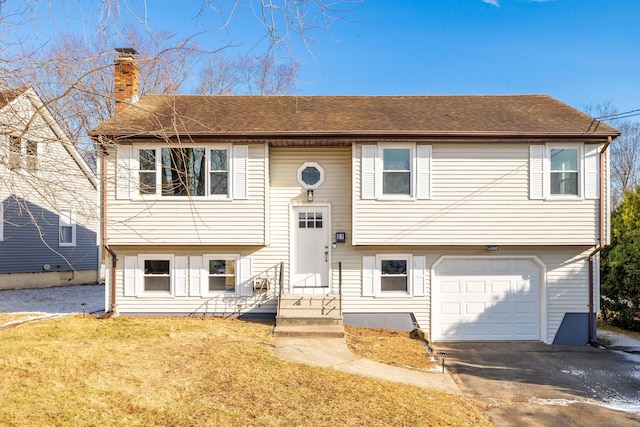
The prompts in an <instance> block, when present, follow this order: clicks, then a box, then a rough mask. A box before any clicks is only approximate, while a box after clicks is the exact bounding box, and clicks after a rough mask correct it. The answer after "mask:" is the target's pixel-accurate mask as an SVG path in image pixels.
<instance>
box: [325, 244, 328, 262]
mask: <svg viewBox="0 0 640 427" xmlns="http://www.w3.org/2000/svg"><path fill="white" fill-rule="evenodd" d="M324 262H329V246H325V247H324Z"/></svg>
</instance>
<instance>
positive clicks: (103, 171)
mask: <svg viewBox="0 0 640 427" xmlns="http://www.w3.org/2000/svg"><path fill="white" fill-rule="evenodd" d="M98 139H99V144H100V148H101V150H100V151H101V152H102V157H101V159H100V160H101V166H100V188H101V190H102V194H101V196H102V203H101V209H100V218H101V221H102V247H103V248H104V249H105V251H107V252H109V255H110V256H111V280H110V282H111V290H110V293H111V307H110V309H109V310H108V311H107V312H106V313H105V314H104V315H103V317H104V318H109V317H115V316H117V315H118V313H117V310H116V307H117V304H116V266H117V264H118V257H117V256H116V253H115V252H114V251H113V249H111V248H110V247H109V243H108V239H107V152H106V150H105V149H104V145H103V142H102V137H98ZM105 251H102V263H103V265H104V264H106V254H105Z"/></svg>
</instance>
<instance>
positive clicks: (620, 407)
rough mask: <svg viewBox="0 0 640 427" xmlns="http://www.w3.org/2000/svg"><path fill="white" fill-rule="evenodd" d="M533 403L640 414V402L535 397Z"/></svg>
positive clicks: (531, 400)
mask: <svg viewBox="0 0 640 427" xmlns="http://www.w3.org/2000/svg"><path fill="white" fill-rule="evenodd" d="M529 402H531V403H535V404H538V405H549V406H569V405H573V404H576V403H585V404H588V405H596V406H602V407H604V408H609V409H614V410H616V411H623V412H630V413H634V414H637V413H640V400H639V401H625V400H608V401H604V402H600V401H597V400H593V399H540V398H537V397H534V398H532V399H530V400H529Z"/></svg>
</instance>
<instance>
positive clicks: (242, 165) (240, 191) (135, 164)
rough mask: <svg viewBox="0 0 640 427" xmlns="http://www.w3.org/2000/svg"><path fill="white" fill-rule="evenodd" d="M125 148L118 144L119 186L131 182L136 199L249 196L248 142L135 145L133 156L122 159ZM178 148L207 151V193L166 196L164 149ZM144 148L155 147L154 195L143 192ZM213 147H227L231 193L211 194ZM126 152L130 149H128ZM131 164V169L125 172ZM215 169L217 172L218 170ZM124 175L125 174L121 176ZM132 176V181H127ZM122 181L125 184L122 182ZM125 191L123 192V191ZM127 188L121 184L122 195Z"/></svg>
mask: <svg viewBox="0 0 640 427" xmlns="http://www.w3.org/2000/svg"><path fill="white" fill-rule="evenodd" d="M123 148H127V147H122V146H120V147H118V157H119V164H122V165H121V166H119V169H118V171H119V172H118V173H117V183H118V185H122V186H124V185H125V184H124V183H127V184H129V198H132V199H134V200H184V199H186V198H189V197H190V198H194V199H202V200H205V199H206V200H218V201H231V200H233V199H247V198H248V180H249V179H248V178H249V175H248V174H249V171H248V165H249V146H248V145H233V144H228V143H206V144H190V145H175V144H134V145H133V146H132V147H128V148H129V150H130V151H132V152H131V153H129V156H130V158H129V159H128V163H127V161H125V159H124V158H123V159H120V156H125V155H126V153H125V152H123V153H121V151H122V149H123ZM174 148H178V149H179V148H193V149H197V148H201V149H203V150H204V167H205V173H204V175H205V182H204V195H202V196H196V195H192V196H163V195H162V150H163V149H174ZM140 150H155V160H156V168H155V173H156V189H155V193H154V194H140V161H139V159H140V153H139V151H140ZM211 150H226V152H227V193H226V194H210V191H211V189H210V186H211V173H212V171H211ZM125 151H126V150H125ZM127 165H128V170H127V171H126V176H124V174H125V172H123V171H122V169H124V168H125V167H127ZM214 172H215V171H214ZM121 175H122V176H121ZM125 178H128V180H125ZM121 183H122V184H121ZM121 193H122V194H121ZM123 196H124V189H122V190H121V189H120V187H118V198H124V197H123Z"/></svg>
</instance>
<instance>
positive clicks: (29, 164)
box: [9, 135, 38, 171]
mask: <svg viewBox="0 0 640 427" xmlns="http://www.w3.org/2000/svg"><path fill="white" fill-rule="evenodd" d="M23 159H24V160H23ZM20 168H25V169H26V170H29V171H36V170H37V169H38V143H37V142H35V141H32V140H29V139H23V138H20V137H18V136H14V135H9V169H12V170H16V169H20Z"/></svg>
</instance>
